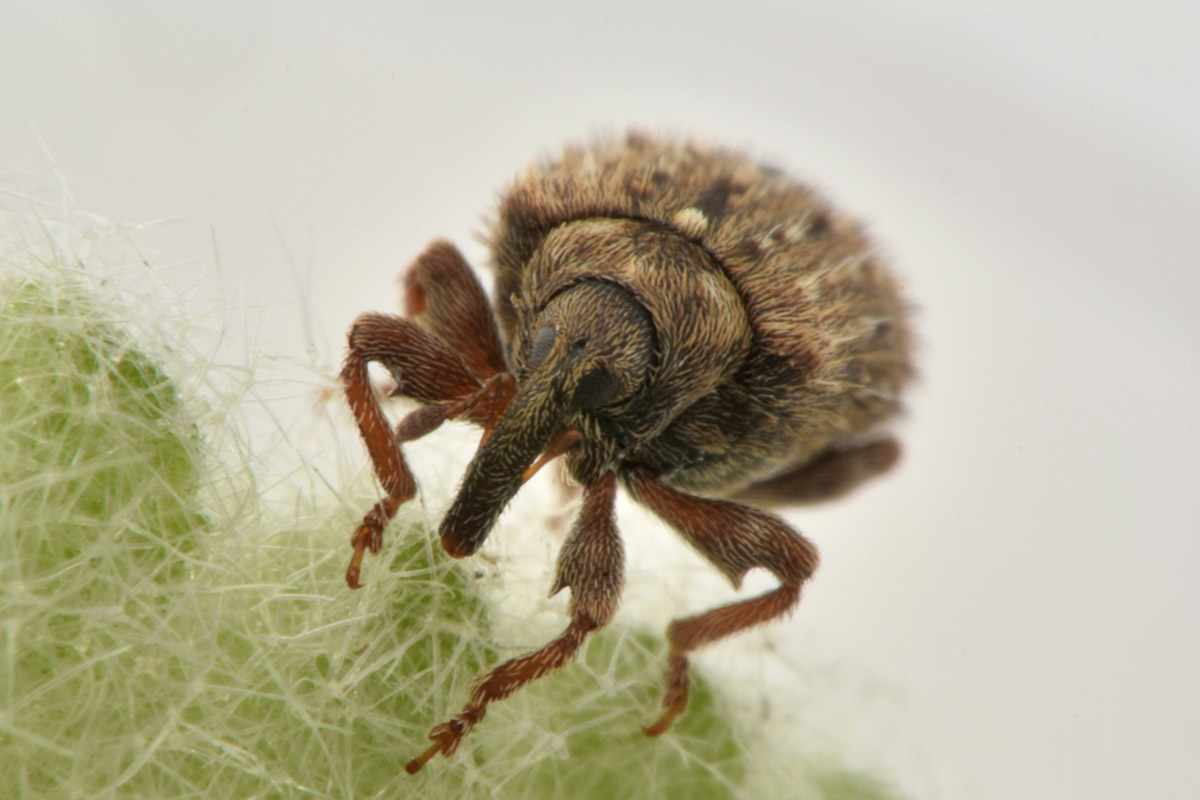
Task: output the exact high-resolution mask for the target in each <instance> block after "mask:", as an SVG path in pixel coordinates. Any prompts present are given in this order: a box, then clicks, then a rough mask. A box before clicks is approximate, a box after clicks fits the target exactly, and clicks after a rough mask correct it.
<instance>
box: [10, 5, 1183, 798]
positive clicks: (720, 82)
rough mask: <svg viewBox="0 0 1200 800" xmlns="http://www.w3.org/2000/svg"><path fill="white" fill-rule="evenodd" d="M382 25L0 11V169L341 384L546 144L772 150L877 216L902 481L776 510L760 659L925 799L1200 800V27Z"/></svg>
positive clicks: (842, 14)
mask: <svg viewBox="0 0 1200 800" xmlns="http://www.w3.org/2000/svg"><path fill="white" fill-rule="evenodd" d="M407 5H409V4H403V3H401V4H397V3H384V2H377V3H338V4H336V9H335V7H334V4H328V5H317V4H313V3H297V2H287V3H283V2H268V3H257V4H247V3H242V2H238V3H217V2H203V3H190V2H189V3H150V2H121V3H93V4H84V3H57V4H48V3H41V2H37V3H33V2H30V3H24V2H20V3H11V2H10V3H6V6H5V11H4V13H3V16H4V21H3V30H2V31H0V87H2V89H3V92H2V97H3V100H2V101H0V168H3V169H7V170H14V171H15V172H16V174H17V176H18V177H20V176H26V175H29V174H32V175H51V174H52V173H53V170H54V169H55V168H57V169H58V170H59V171H60V172H61V174H62V176H64V178H65V179H66V181H67V183H68V184H69V186H70V189H71V191H72V192H73V194H74V198H75V202H76V203H77V204H78V205H79V206H80V207H81V208H84V209H87V210H89V211H93V212H96V213H99V214H102V215H104V216H106V217H109V218H112V219H116V220H121V221H128V222H141V221H149V220H157V219H161V218H164V217H180V218H181V221H180V222H176V223H172V224H167V225H162V226H157V227H155V228H154V229H152V230H150V231H147V232H146V233H145V234H144V237H145V241H147V242H149V243H150V244H152V245H153V246H154V247H155V248H156V249H157V250H158V251H159V252H160V253H161V256H159V257H158V259H159V260H160V262H161V263H167V264H177V265H178V266H176V267H175V268H174V269H173V270H171V271H170V273H169V275H170V278H171V280H173V281H175V282H176V283H177V285H178V286H179V288H180V289H181V290H188V291H189V292H190V293H189V294H188V297H190V298H193V301H194V302H195V303H196V304H197V306H200V305H203V304H204V303H206V302H207V301H208V300H210V299H212V298H214V297H216V296H217V295H218V290H217V289H216V288H215V287H216V286H217V284H218V278H221V279H223V281H224V289H223V292H224V296H225V297H226V301H225V302H226V303H227V304H229V303H232V304H233V305H235V306H236V307H237V308H239V309H242V308H249V309H253V310H254V311H253V314H254V315H255V319H256V320H257V322H256V323H255V324H252V325H251V326H250V328H249V331H250V335H253V336H254V337H256V340H255V341H256V346H258V347H260V348H262V349H263V350H264V351H266V352H284V353H291V354H297V355H298V354H301V353H302V346H303V343H304V333H303V324H302V319H304V316H305V313H306V312H304V311H303V310H302V308H301V302H300V298H301V297H307V298H308V302H309V303H310V306H311V314H312V317H313V318H314V319H315V320H316V322H317V323H318V327H317V328H316V332H315V334H314V340H315V343H316V345H317V348H318V350H319V351H320V352H321V354H322V355H323V357H324V358H325V359H327V360H328V361H330V362H331V363H332V362H335V361H336V360H337V359H338V358H339V355H340V352H341V348H342V346H343V338H342V336H343V331H344V329H345V327H346V325H347V324H348V323H349V321H350V320H351V319H352V318H353V316H354V315H355V314H356V313H357V312H359V311H363V310H366V309H368V308H380V309H391V308H392V307H393V306H394V302H395V299H394V298H395V291H394V283H393V276H394V275H395V274H396V273H397V272H398V270H399V269H400V268H401V267H402V266H403V265H404V264H405V263H406V262H407V261H408V260H409V259H410V258H411V257H412V256H413V255H415V254H416V253H417V252H418V251H419V250H420V249H421V248H422V247H423V246H424V244H425V243H426V242H427V241H428V240H429V239H431V238H433V237H435V236H448V237H451V238H453V239H455V240H457V241H458V242H459V243H460V244H461V245H462V246H463V248H464V250H465V252H466V253H467V254H468V256H469V257H470V258H471V259H472V260H473V261H474V262H476V263H480V262H482V260H483V249H482V248H481V247H480V246H479V245H478V244H477V243H475V242H474V240H473V239H471V234H472V232H474V231H477V230H478V229H479V228H480V221H481V219H482V215H483V214H484V213H486V212H487V211H488V209H489V208H490V204H491V201H492V198H493V195H494V193H495V192H496V191H498V190H499V189H501V188H502V187H503V185H504V184H505V182H506V181H508V180H509V179H510V178H511V177H512V176H513V175H514V174H516V172H517V170H519V169H520V168H521V167H522V166H523V164H524V163H526V162H527V161H528V160H529V159H531V158H533V157H536V156H539V155H543V154H546V153H549V152H551V151H552V150H553V148H554V147H555V146H556V145H557V144H558V143H560V142H562V141H564V140H567V139H579V138H581V137H585V136H587V135H588V134H590V133H592V132H595V131H602V130H611V129H620V128H623V127H625V126H626V125H629V124H638V125H642V126H646V127H648V128H650V129H651V130H665V131H671V132H686V133H691V134H695V135H698V136H702V137H704V138H707V139H711V140H714V141H718V142H722V143H725V144H730V145H735V146H742V147H746V148H748V149H749V150H751V151H752V152H754V153H757V154H761V155H764V156H766V157H768V158H770V159H771V160H773V161H775V162H777V163H779V164H781V165H783V166H785V167H787V168H788V169H790V170H792V171H794V172H795V173H797V174H799V175H802V176H804V177H805V178H806V179H808V180H811V181H813V182H815V183H816V184H818V185H820V186H822V187H824V188H825V189H826V191H827V192H828V193H829V194H830V195H831V196H832V197H833V198H834V199H835V200H836V201H838V202H839V204H840V205H842V206H843V207H847V208H850V209H853V210H855V211H856V212H857V213H859V214H860V215H862V216H863V217H864V218H865V219H866V220H867V221H868V222H869V224H870V226H871V228H872V230H873V231H874V232H875V234H876V236H877V238H878V239H879V241H880V242H881V243H882V245H883V247H884V249H885V252H886V253H887V254H888V255H889V257H890V258H891V260H892V261H893V262H894V263H895V264H896V265H897V267H898V269H899V270H900V271H901V272H902V274H903V275H904V276H905V277H906V279H907V283H908V287H909V291H910V292H911V295H912V297H913V298H914V299H915V301H916V302H917V303H918V304H919V306H920V309H921V310H920V316H919V328H920V334H921V338H922V354H921V369H922V374H923V377H922V380H921V384H920V386H919V387H918V388H917V389H916V390H915V391H914V392H913V395H912V400H911V404H910V406H911V413H910V415H909V419H908V420H907V421H906V422H905V423H904V425H903V436H904V439H905V441H906V443H907V448H908V449H907V458H906V460H905V462H904V463H903V466H902V468H901V469H900V470H899V471H898V472H896V473H895V474H894V475H893V476H891V477H890V478H889V479H888V480H887V481H884V482H881V483H879V484H878V485H876V486H874V487H873V488H871V489H869V490H864V491H863V492H862V493H861V494H859V495H856V496H854V497H853V498H851V499H849V500H847V501H845V502H842V503H839V504H837V505H835V506H834V507H831V508H828V509H826V508H821V509H819V510H810V511H803V512H797V513H796V514H794V515H792V516H791V518H792V519H793V520H794V521H795V522H796V523H797V524H798V525H799V526H801V527H802V528H803V529H804V530H805V531H806V532H807V533H808V534H809V535H810V536H811V537H812V538H814V539H815V540H816V541H817V542H818V543H819V544H820V546H821V548H822V552H823V555H824V563H823V567H822V571H821V573H820V574H819V577H818V579H817V580H816V581H815V582H814V584H813V585H812V587H811V588H810V589H809V591H808V593H807V595H806V598H805V602H804V603H803V605H802V607H801V609H800V611H799V612H798V613H797V614H796V616H795V617H794V618H793V619H792V621H791V622H789V623H787V624H786V628H785V630H786V634H785V635H779V634H776V635H775V640H776V641H778V642H786V643H787V645H788V647H790V648H791V650H792V652H793V653H795V654H796V657H797V658H799V659H801V661H802V662H804V661H810V662H811V663H814V664H821V665H825V666H827V667H829V668H830V669H833V670H835V671H836V672H837V673H839V674H845V675H849V676H851V677H850V678H848V680H851V681H863V682H866V683H868V684H870V685H874V686H878V687H883V689H884V692H883V694H884V695H885V696H886V698H887V699H886V703H888V704H891V705H892V706H893V708H892V710H891V711H890V712H889V715H890V717H889V718H890V719H892V720H893V722H892V723H891V724H892V728H893V729H892V730H889V731H886V732H884V734H881V733H880V731H877V730H862V731H856V732H852V735H853V736H861V738H863V739H865V740H871V741H882V742H883V743H882V744H881V747H882V748H883V749H886V748H887V742H886V740H887V739H888V738H894V739H896V740H897V741H896V742H895V743H894V744H895V748H896V749H897V750H898V751H900V752H902V753H903V754H904V755H903V756H902V757H900V758H898V759H896V758H892V759H891V761H893V762H896V763H893V764H892V765H891V766H890V767H889V769H891V770H892V771H893V777H895V778H896V779H897V780H898V781H900V783H901V785H903V786H904V787H905V788H907V789H908V790H909V791H910V792H911V793H912V794H913V796H915V797H962V798H972V799H974V798H984V799H985V800H986V799H987V798H996V799H999V798H1024V799H1031V798H1083V797H1087V798H1131V797H1154V798H1186V797H1193V796H1194V792H1195V791H1196V786H1197V785H1200V774H1198V772H1197V769H1196V767H1195V763H1196V756H1195V750H1196V747H1197V745H1200V734H1198V728H1200V692H1197V690H1196V676H1197V675H1198V674H1200V641H1198V640H1200V634H1198V621H1200V615H1198V612H1200V589H1198V588H1197V586H1196V581H1195V576H1196V571H1197V565H1198V564H1200V499H1198V497H1200V491H1198V486H1197V483H1198V480H1197V479H1198V477H1200V457H1198V455H1197V451H1198V448H1200V323H1198V322H1197V311H1196V307H1197V303H1198V298H1200V277H1198V275H1200V270H1197V253H1198V252H1200V46H1198V45H1197V42H1198V41H1200V14H1198V12H1197V11H1196V10H1195V8H1196V6H1195V4H1194V3H1192V2H1176V3H1170V2H1151V3H1133V2H1128V3H1123V4H1120V3H1115V2H1109V3H1090V2H1049V3H1047V2H1043V1H1042V0H1039V2H1032V1H1031V0H989V2H982V3H973V4H961V3H951V2H934V1H929V2H910V3H907V4H904V5H903V6H901V5H900V4H895V5H889V4H883V3H877V4H870V3H857V2H850V3H844V2H843V3H834V2H827V3H800V2H747V3H742V4H739V10H737V11H736V12H734V11H730V10H729V9H730V8H731V7H732V6H731V4H726V3H703V2H693V3H669V4H668V3H664V4H645V3H629V2H622V1H620V0H614V1H613V2H605V3H590V4H579V5H571V4H567V3H565V2H562V0H559V1H558V2H547V3H530V2H510V3H494V4H486V5H485V4H462V5H457V6H456V5H455V4H450V3H445V4H442V5H441V7H440V8H439V9H438V10H432V8H430V9H422V10H413V9H410V8H407ZM413 5H415V4H413ZM422 5H428V6H430V7H432V5H433V4H422ZM43 142H44V148H43ZM47 152H49V154H50V156H52V158H53V160H54V164H52V163H51V160H50V157H48V156H47ZM9 177H12V175H11V174H10V176H9ZM214 241H215V248H214ZM214 252H215V253H216V254H217V255H219V259H220V267H219V269H218V268H217V267H215V266H213V263H212V256H213V255H214ZM341 541H342V539H341V538H340V534H339V535H337V536H332V537H331V546H334V544H333V543H336V546H340V544H341ZM630 567H631V575H632V577H634V578H635V579H636V578H637V576H639V575H641V576H643V577H647V576H648V577H650V578H651V579H654V580H658V573H657V572H656V569H655V565H653V564H646V563H631V565H630ZM666 579H667V578H666V577H665V576H664V577H663V578H662V580H666ZM780 692H781V696H786V694H785V693H786V688H785V687H781V688H780ZM871 718H872V715H871V714H864V715H863V720H864V722H863V724H864V725H870V724H873V723H871V722H870V719H871ZM896 720H898V722H897V721H896ZM842 724H845V725H849V726H851V727H853V725H854V724H855V719H854V716H853V715H851V716H850V718H849V719H846V720H843V721H842ZM885 734H886V735H885ZM885 760H886V759H885Z"/></svg>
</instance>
